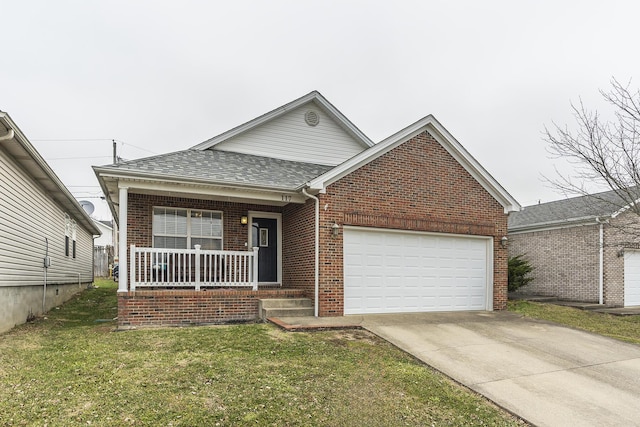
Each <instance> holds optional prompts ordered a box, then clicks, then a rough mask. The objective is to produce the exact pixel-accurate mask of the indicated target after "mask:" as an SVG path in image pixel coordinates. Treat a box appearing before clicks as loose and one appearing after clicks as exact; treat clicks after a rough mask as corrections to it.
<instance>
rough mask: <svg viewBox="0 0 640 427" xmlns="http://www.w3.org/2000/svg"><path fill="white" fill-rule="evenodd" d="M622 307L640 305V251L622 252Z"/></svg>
mask: <svg viewBox="0 0 640 427" xmlns="http://www.w3.org/2000/svg"><path fill="white" fill-rule="evenodd" d="M624 305H625V307H632V306H638V305H640V251H631V250H625V252H624Z"/></svg>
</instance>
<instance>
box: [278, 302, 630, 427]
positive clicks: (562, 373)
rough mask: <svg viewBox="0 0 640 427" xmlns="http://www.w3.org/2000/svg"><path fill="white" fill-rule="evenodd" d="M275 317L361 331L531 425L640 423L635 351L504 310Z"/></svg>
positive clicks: (298, 324) (299, 326)
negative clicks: (402, 351) (418, 360)
mask: <svg viewBox="0 0 640 427" xmlns="http://www.w3.org/2000/svg"><path fill="white" fill-rule="evenodd" d="M276 320H277V321H278V322H279V323H280V324H282V325H286V326H287V325H288V326H289V327H293V328H294V329H293V330H305V329H306V328H316V329H329V328H334V327H349V328H365V329H367V330H369V331H371V332H373V333H375V334H376V335H378V336H380V337H382V338H384V339H386V340H387V341H389V342H391V343H392V344H394V345H396V346H397V347H399V348H400V349H402V350H404V351H406V352H408V353H410V354H412V355H413V356H415V357H416V358H418V359H420V360H422V361H423V362H425V363H426V364H428V365H430V366H433V367H434V368H435V369H437V370H439V371H441V372H443V373H444V374H446V375H448V376H449V377H451V378H453V379H455V380H456V381H458V382H460V383H462V384H464V385H466V386H467V387H469V388H470V389H472V390H474V391H476V392H478V393H480V394H483V395H485V396H486V397H488V398H489V399H491V400H492V401H494V402H496V403H497V404H498V405H500V406H502V407H504V408H506V409H508V410H509V411H511V412H513V413H515V414H517V415H518V416H520V417H522V418H523V419H525V420H527V421H529V422H530V423H532V424H535V425H538V426H567V425H580V426H604V425H607V426H608V425H625V426H640V400H639V399H640V397H639V396H640V346H636V345H633V344H627V343H624V342H621V341H616V340H614V339H611V338H607V337H603V336H600V335H596V334H591V333H588V332H583V331H579V330H575V329H571V328H566V327H562V326H559V325H555V324H552V323H548V322H542V321H536V320H532V319H526V318H523V317H521V316H520V315H518V314H516V313H509V312H460V313H407V314H393V315H390V314H383V315H364V316H343V317H333V318H313V317H311V318H288V319H284V318H282V319H276Z"/></svg>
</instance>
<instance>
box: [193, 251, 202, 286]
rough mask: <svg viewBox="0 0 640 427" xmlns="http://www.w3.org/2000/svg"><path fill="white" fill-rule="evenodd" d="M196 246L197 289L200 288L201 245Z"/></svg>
mask: <svg viewBox="0 0 640 427" xmlns="http://www.w3.org/2000/svg"><path fill="white" fill-rule="evenodd" d="M194 247H195V248H196V262H195V265H196V267H195V268H196V291H199V290H200V247H201V246H200V245H194Z"/></svg>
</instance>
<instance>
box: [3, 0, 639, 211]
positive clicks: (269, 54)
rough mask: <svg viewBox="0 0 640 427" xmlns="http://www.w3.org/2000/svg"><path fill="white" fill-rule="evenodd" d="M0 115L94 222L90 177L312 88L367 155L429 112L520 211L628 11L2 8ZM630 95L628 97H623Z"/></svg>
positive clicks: (603, 65) (7, 4)
mask: <svg viewBox="0 0 640 427" xmlns="http://www.w3.org/2000/svg"><path fill="white" fill-rule="evenodd" d="M0 15H1V16H2V20H1V24H0V38H1V40H2V49H1V50H0V110H2V111H5V112H8V113H9V115H10V116H11V117H12V118H13V120H14V121H15V122H16V123H17V125H18V126H19V127H20V128H21V129H22V131H23V132H24V133H25V134H26V135H27V137H28V138H29V139H30V140H31V142H32V143H33V144H34V146H35V147H36V148H37V149H38V151H39V152H40V154H41V155H42V156H43V157H44V159H45V160H46V161H47V162H48V163H49V165H50V166H51V167H52V168H53V169H54V171H55V172H56V173H57V174H58V176H59V177H60V178H61V179H62V181H63V182H64V183H65V184H66V185H67V186H68V187H69V189H70V190H71V192H72V193H73V194H74V195H75V196H76V197H78V198H79V199H85V200H91V201H92V202H93V203H94V204H96V205H97V210H96V213H95V215H96V216H97V217H99V218H101V219H109V218H110V214H109V211H108V209H107V208H106V204H105V203H104V202H101V201H100V199H99V198H98V197H99V196H100V188H99V186H98V182H97V180H96V178H95V175H94V174H93V171H92V170H91V165H102V164H107V163H110V162H111V155H112V145H111V140H112V139H115V140H116V141H118V153H119V155H120V156H121V157H123V158H125V159H132V158H139V157H146V156H149V155H153V154H161V153H166V152H171V151H176V150H181V149H187V148H189V147H191V146H193V145H195V144H198V143H200V142H202V141H204V140H206V139H208V138H210V137H212V136H215V135H217V134H219V133H221V132H224V131H226V130H228V129H230V128H232V127H235V126H237V125H239V124H242V123H244V122H246V121H249V120H251V119H253V118H255V117H257V116H259V115H261V114H263V113H265V112H267V111H270V110H272V109H274V108H276V107H279V106H280V105H282V104H285V103H287V102H289V101H292V100H294V99H296V98H298V97H300V96H302V95H305V94H307V93H308V92H310V91H312V90H318V91H320V92H321V93H322V94H323V95H324V96H325V97H326V98H327V99H328V100H329V101H330V102H331V103H333V104H334V105H335V106H336V108H338V109H339V110H340V111H341V112H342V113H343V114H345V115H346V116H347V117H348V118H349V119H350V120H351V121H352V122H353V123H354V124H355V125H356V126H358V127H359V128H360V130H362V131H363V132H364V133H365V134H366V135H368V136H369V137H370V138H371V139H372V140H374V141H375V142H378V141H380V140H382V139H384V138H385V137H387V136H389V135H391V134H393V133H395V132H396V131H398V130H400V129H402V128H404V127H405V126H407V125H409V124H411V123H413V122H415V121H416V120H418V119H420V118H422V117H424V116H426V115H428V114H433V115H434V116H435V117H436V118H437V119H438V120H439V121H440V122H441V123H442V124H443V125H444V126H445V127H446V128H447V129H448V130H449V132H451V133H452V134H453V135H454V136H455V137H456V138H457V139H458V141H459V142H460V143H461V144H462V145H463V146H464V147H465V148H466V149H467V150H468V151H469V152H470V153H471V154H472V155H473V156H474V157H475V158H476V159H477V160H478V161H480V163H481V164H482V165H483V166H484V167H485V168H486V169H487V171H488V172H489V173H490V174H492V175H493V176H494V177H495V178H496V179H497V180H498V181H499V182H500V183H501V184H502V186H503V187H505V189H506V190H507V191H509V192H510V193H511V194H512V195H513V196H514V197H515V198H516V199H517V200H518V201H519V202H520V203H521V204H522V205H523V206H526V205H530V204H534V203H537V202H538V201H539V200H541V201H542V202H545V201H551V200H556V199H560V198H563V197H564V196H563V195H562V194H560V193H558V192H557V191H555V190H553V189H552V188H550V187H549V185H548V184H545V182H544V180H543V179H542V176H543V175H547V176H553V174H554V166H555V167H558V168H560V169H561V170H568V169H567V168H568V167H569V166H567V165H566V164H564V163H563V162H561V161H557V160H551V159H550V158H549V155H548V154H547V152H546V149H545V147H546V143H545V142H544V141H543V139H542V132H543V130H544V126H545V125H547V126H551V125H552V123H553V122H557V123H559V124H569V125H570V126H573V118H572V115H571V110H570V102H571V101H573V102H579V99H580V98H582V100H583V102H584V103H585V104H586V105H587V106H588V107H592V108H595V109H601V108H603V107H604V106H603V102H602V100H601V97H600V95H599V93H598V89H605V90H606V89H608V88H609V82H610V79H611V78H612V77H616V78H617V79H618V80H620V81H623V82H627V81H629V80H630V79H635V77H636V76H635V75H634V73H637V71H638V70H640V55H638V34H637V26H638V24H637V20H638V17H639V16H640V3H639V2H633V1H626V2H622V1H607V2H602V1H584V0H581V1H513V0H511V1H483V2H478V1H399V0H394V1H393V2H391V1H388V2H382V1H348V0H343V1H313V2H311V1H300V0H297V1H220V2H215V1H204V0H202V1H193V0H181V1H164V0H162V1H160V0H153V1H131V0H127V1H88V0H78V1H61V0H56V1H49V0H47V1H29V0H1V2H0ZM636 83H638V81H636V80H633V84H632V85H633V86H634V87H638V85H637V84H636Z"/></svg>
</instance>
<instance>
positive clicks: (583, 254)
mask: <svg viewBox="0 0 640 427" xmlns="http://www.w3.org/2000/svg"><path fill="white" fill-rule="evenodd" d="M599 242H600V238H599V226H598V225H597V224H591V225H582V226H578V227H571V228H559V229H553V230H543V231H535V232H531V233H517V234H510V235H509V256H517V255H523V258H524V259H526V260H527V261H529V263H530V264H531V266H533V268H534V271H533V272H532V273H531V276H532V277H533V278H534V279H533V280H532V281H531V282H530V283H529V284H528V285H527V286H525V287H523V288H521V289H520V290H519V291H518V293H521V294H529V295H546V296H554V297H558V298H562V299H568V300H574V301H584V302H598V286H599V279H598V278H599V256H600V255H599V253H600V249H599V245H600V243H599Z"/></svg>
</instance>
